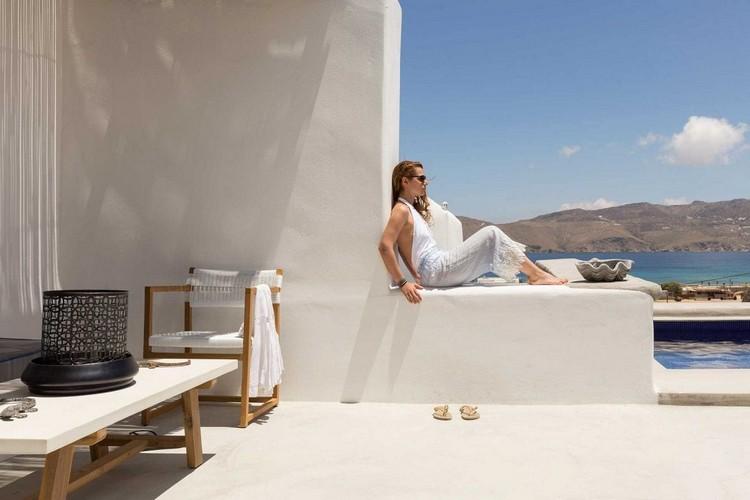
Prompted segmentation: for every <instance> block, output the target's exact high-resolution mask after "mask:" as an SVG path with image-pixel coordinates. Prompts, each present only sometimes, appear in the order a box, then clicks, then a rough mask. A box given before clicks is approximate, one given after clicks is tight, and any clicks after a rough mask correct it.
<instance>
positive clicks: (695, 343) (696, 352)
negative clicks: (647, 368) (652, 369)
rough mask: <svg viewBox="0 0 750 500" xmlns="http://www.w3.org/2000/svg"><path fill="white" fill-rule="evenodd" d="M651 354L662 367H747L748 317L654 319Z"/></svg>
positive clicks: (749, 356) (749, 365) (749, 351)
mask: <svg viewBox="0 0 750 500" xmlns="http://www.w3.org/2000/svg"><path fill="white" fill-rule="evenodd" d="M654 358H656V360H657V361H658V362H659V363H661V364H662V365H663V366H664V367H666V368H750V319H735V320H729V319H728V320H707V321H700V320H690V319H683V320H674V321H671V320H670V321H654Z"/></svg>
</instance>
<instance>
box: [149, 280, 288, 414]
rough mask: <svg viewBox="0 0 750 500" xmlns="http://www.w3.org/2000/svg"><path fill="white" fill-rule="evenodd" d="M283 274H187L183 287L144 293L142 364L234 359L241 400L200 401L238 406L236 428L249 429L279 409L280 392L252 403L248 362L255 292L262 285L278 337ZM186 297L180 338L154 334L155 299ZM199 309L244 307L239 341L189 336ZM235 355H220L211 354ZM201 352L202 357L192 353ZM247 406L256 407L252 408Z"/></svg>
mask: <svg viewBox="0 0 750 500" xmlns="http://www.w3.org/2000/svg"><path fill="white" fill-rule="evenodd" d="M283 275H284V272H283V270H281V269H273V270H265V271H219V270H211V269H195V268H191V269H190V277H189V278H188V281H187V284H185V285H156V286H147V287H146V291H145V292H146V296H145V299H146V300H145V307H144V328H143V358H144V359H145V360H148V359H154V358H159V359H164V358H167V359H169V358H174V359H186V358H188V359H189V358H193V359H237V360H240V369H241V370H242V385H241V389H240V395H239V396H217V395H201V396H200V397H199V400H200V401H214V402H239V403H240V427H247V425H248V424H249V423H250V422H252V421H253V420H255V419H256V418H258V417H259V416H260V415H263V414H264V413H266V412H268V411H269V410H271V409H272V408H274V407H276V406H277V405H278V404H279V386H278V385H277V386H276V387H274V388H273V394H272V395H271V396H260V397H250V359H251V358H252V338H253V326H254V314H253V308H254V307H255V296H256V292H257V286H258V285H259V284H266V285H268V286H269V287H270V289H271V297H272V302H273V312H274V315H275V326H276V332H277V333H280V331H281V330H280V324H281V310H280V304H281V284H282V281H283ZM175 292H177V293H184V294H185V304H184V330H185V331H183V332H177V333H167V334H154V333H153V316H154V296H155V295H156V294H157V293H175ZM199 307H242V308H244V313H243V319H244V327H243V331H242V336H240V335H238V332H236V331H235V332H230V333H218V334H217V333H216V332H193V331H192V327H193V309H194V308H199ZM165 347H169V348H175V347H177V348H180V349H182V352H155V351H154V348H165ZM217 349H218V350H221V351H226V350H229V349H231V350H232V351H233V352H229V353H220V352H210V351H212V350H217ZM194 350H199V351H200V352H195V351H194ZM251 403H260V405H259V406H256V407H253V405H252V404H251ZM179 405H180V402H179V401H176V402H168V403H165V404H162V405H160V406H156V407H153V408H149V409H148V410H145V411H143V412H142V413H141V423H142V425H148V424H149V422H150V421H151V419H153V418H155V417H156V416H158V415H161V414H163V413H166V412H168V411H170V410H172V409H176V408H178V407H179Z"/></svg>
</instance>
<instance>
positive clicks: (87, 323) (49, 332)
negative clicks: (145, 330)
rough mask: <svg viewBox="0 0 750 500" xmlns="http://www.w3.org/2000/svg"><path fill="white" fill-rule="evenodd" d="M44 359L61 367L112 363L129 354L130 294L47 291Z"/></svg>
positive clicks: (44, 316) (103, 291) (43, 323)
mask: <svg viewBox="0 0 750 500" xmlns="http://www.w3.org/2000/svg"><path fill="white" fill-rule="evenodd" d="M43 311H44V312H43V315H42V358H43V359H44V360H45V361H47V362H52V363H56V364H62V365H76V364H81V363H94V362H97V361H112V360H115V359H120V358H123V357H125V356H126V355H127V347H126V345H127V336H128V292H126V291H123V290H71V291H64V290H62V291H52V292H44V309H43Z"/></svg>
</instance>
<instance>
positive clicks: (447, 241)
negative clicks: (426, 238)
mask: <svg viewBox="0 0 750 500" xmlns="http://www.w3.org/2000/svg"><path fill="white" fill-rule="evenodd" d="M430 215H431V216H432V224H431V225H430V229H431V230H432V235H433V236H434V237H435V242H436V243H437V244H438V247H440V248H441V249H443V250H451V249H453V248H456V247H457V246H458V245H460V244H461V243H462V242H463V241H464V232H463V227H462V226H461V221H460V220H458V218H457V217H456V216H455V215H453V214H452V213H450V212H449V211H448V210H445V209H443V207H442V206H440V204H439V203H437V202H435V200H432V199H430Z"/></svg>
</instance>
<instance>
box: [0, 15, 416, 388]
mask: <svg viewBox="0 0 750 500" xmlns="http://www.w3.org/2000/svg"><path fill="white" fill-rule="evenodd" d="M58 9H59V10H58V12H57V29H58V30H59V36H58V42H59V46H58V47H57V70H58V73H59V75H58V86H57V95H58V96H57V99H58V102H57V111H58V119H57V127H58V132H57V139H58V152H59V164H58V165H57V173H58V177H57V184H56V186H57V194H58V212H57V213H58V220H57V225H58V234H59V248H58V254H57V257H58V259H59V273H60V285H61V286H62V287H64V288H89V287H92V288H94V287H107V288H123V289H128V290H129V291H130V323H129V348H130V349H131V350H132V351H133V352H135V353H140V350H141V338H142V337H141V336H142V324H143V323H142V322H143V297H142V295H143V286H144V285H145V284H147V283H160V282H181V281H182V280H184V277H185V273H186V271H187V269H188V267H190V266H203V267H217V268H261V267H263V268H267V267H283V268H284V269H285V273H286V282H285V292H284V304H283V319H282V321H283V330H282V334H283V346H284V350H285V354H286V362H287V366H288V372H287V377H286V379H285V387H284V395H285V397H287V398H297V399H299V398H313V397H314V398H315V399H333V400H337V399H339V398H340V394H341V390H342V386H343V378H344V376H345V373H346V368H347V366H348V361H349V352H350V349H351V344H352V342H353V338H354V336H355V334H356V332H357V331H358V330H359V329H360V327H361V320H362V315H363V310H364V309H365V308H366V306H367V304H368V294H370V291H371V289H377V290H378V292H379V293H381V294H382V293H385V290H384V286H383V285H384V283H385V282H386V277H385V273H384V271H383V270H382V269H381V268H382V265H381V264H380V262H379V257H378V254H377V250H376V245H377V241H378V237H379V235H380V231H381V230H382V227H383V223H384V220H385V217H386V215H387V212H388V209H389V207H388V193H387V189H388V183H387V182H384V180H385V179H387V177H388V175H389V172H390V168H391V166H392V165H393V164H394V163H395V162H396V160H397V158H398V149H397V148H398V96H399V91H398V86H399V55H400V20H401V10H400V6H399V5H398V2H397V1H395V0H382V1H373V0H347V1H341V0H316V1H309V0H274V1H267V0H256V1H239V0H237V1H225V2H205V1H198V0H196V1H162V2H130V1H101V2H99V1H98V2H89V1H76V0H63V1H62V2H61V3H60V4H59V8H58ZM3 236H4V239H5V236H6V235H5V234H4V235H3ZM177 316H179V312H178V314H177ZM19 318H20V319H19ZM20 320H23V321H24V322H25V323H24V324H25V325H26V326H27V327H26V328H24V329H22V331H14V332H13V333H14V335H15V336H22V337H36V336H38V335H39V322H40V319H39V315H38V308H37V309H36V310H33V311H32V310H29V311H20V310H14V311H8V313H7V314H6V311H4V312H3V324H4V325H8V324H16V323H18V321H20ZM29 325H31V327H29ZM373 326H375V325H373Z"/></svg>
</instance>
